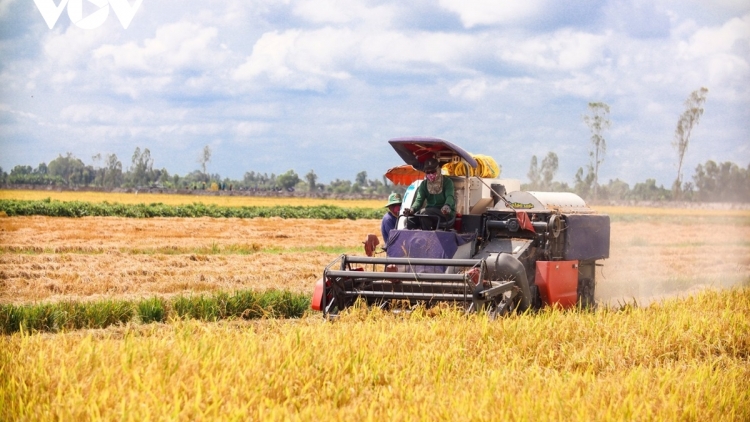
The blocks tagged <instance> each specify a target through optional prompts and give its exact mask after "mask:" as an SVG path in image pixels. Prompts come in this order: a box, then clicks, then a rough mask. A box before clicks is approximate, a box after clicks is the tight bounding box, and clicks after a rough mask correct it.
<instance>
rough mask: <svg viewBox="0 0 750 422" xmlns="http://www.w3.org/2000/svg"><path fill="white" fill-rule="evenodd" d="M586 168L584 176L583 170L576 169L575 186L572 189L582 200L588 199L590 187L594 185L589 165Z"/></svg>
mask: <svg viewBox="0 0 750 422" xmlns="http://www.w3.org/2000/svg"><path fill="white" fill-rule="evenodd" d="M586 168H587V170H588V172H587V173H586V175H585V176H584V174H583V168H582V167H579V168H578V171H577V172H576V177H575V186H574V187H573V190H574V191H575V193H576V194H578V195H579V196H581V197H583V198H588V197H589V194H590V192H591V190H592V189H591V187H592V185H593V184H594V171H593V170H592V168H591V165H588V166H587V167H586Z"/></svg>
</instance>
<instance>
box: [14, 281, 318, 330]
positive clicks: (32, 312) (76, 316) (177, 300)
mask: <svg viewBox="0 0 750 422" xmlns="http://www.w3.org/2000/svg"><path fill="white" fill-rule="evenodd" d="M309 308H310V295H309V294H301V293H291V292H288V291H280V290H267V291H264V292H257V291H250V290H245V291H236V292H233V293H226V292H218V293H215V294H212V295H188V296H184V295H183V296H176V297H173V298H170V299H165V298H160V297H152V298H147V299H142V300H137V301H129V300H102V301H96V302H75V301H68V302H58V303H40V304H28V305H0V334H5V335H8V334H13V333H15V332H19V331H21V330H23V331H27V332H59V331H70V330H78V329H86V328H106V327H109V326H110V325H115V324H126V323H130V322H133V323H143V324H149V323H154V322H167V321H169V320H170V319H198V320H202V321H218V320H220V319H232V318H235V319H259V318H300V317H302V316H303V315H304V314H305V312H306V311H307V310H308V309H309Z"/></svg>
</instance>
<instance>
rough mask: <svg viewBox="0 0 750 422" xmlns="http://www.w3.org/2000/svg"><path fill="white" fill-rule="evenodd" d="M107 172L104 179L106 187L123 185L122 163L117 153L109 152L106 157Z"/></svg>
mask: <svg viewBox="0 0 750 422" xmlns="http://www.w3.org/2000/svg"><path fill="white" fill-rule="evenodd" d="M104 161H105V162H104V165H105V168H106V172H105V174H104V180H103V181H102V183H103V186H104V187H105V188H109V189H112V188H119V187H120V185H122V178H123V177H122V163H121V162H120V160H118V159H117V155H115V154H107V156H106V157H105V159H104Z"/></svg>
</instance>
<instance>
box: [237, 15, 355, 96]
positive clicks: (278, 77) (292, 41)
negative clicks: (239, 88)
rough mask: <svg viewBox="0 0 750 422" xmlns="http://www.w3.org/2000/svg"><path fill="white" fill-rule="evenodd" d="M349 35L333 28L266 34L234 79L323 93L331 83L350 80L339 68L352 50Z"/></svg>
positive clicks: (238, 69)
mask: <svg viewBox="0 0 750 422" xmlns="http://www.w3.org/2000/svg"><path fill="white" fill-rule="evenodd" d="M349 35H350V34H349V31H347V30H336V29H332V28H323V29H321V30H317V31H311V32H303V31H301V30H290V31H285V32H282V33H279V32H277V31H273V32H269V33H265V34H263V36H262V37H261V38H260V39H259V40H258V41H257V42H256V43H255V45H254V46H253V52H252V54H251V55H250V57H248V58H247V60H246V61H245V63H243V64H242V65H240V66H239V67H238V68H237V69H235V70H234V72H233V73H232V74H233V77H234V79H236V80H240V81H243V80H253V79H255V78H258V77H261V76H264V77H265V78H267V79H268V80H269V81H270V82H272V83H274V84H277V85H281V86H284V87H287V88H290V89H299V90H314V91H323V90H324V89H325V87H326V84H327V82H328V81H329V80H331V79H346V78H348V77H349V74H348V73H347V72H346V71H342V70H340V69H341V67H340V66H339V64H340V63H339V62H340V61H341V60H342V59H344V58H346V57H347V52H348V51H349V50H350V49H351V48H352V46H353V40H352V39H351V37H350V36H349Z"/></svg>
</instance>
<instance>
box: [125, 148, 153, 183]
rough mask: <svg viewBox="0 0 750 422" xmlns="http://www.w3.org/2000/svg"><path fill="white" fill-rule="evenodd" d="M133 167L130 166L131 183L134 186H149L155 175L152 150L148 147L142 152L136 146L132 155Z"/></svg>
mask: <svg viewBox="0 0 750 422" xmlns="http://www.w3.org/2000/svg"><path fill="white" fill-rule="evenodd" d="M132 163H133V165H132V167H131V168H130V172H129V173H130V175H129V176H130V177H129V179H130V185H131V186H133V187H138V186H149V185H150V184H151V182H152V181H155V180H156V179H155V177H154V169H153V167H154V159H153V158H151V151H149V149H148V148H146V149H144V150H143V152H141V149H140V148H139V147H136V148H135V152H133V157H132Z"/></svg>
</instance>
